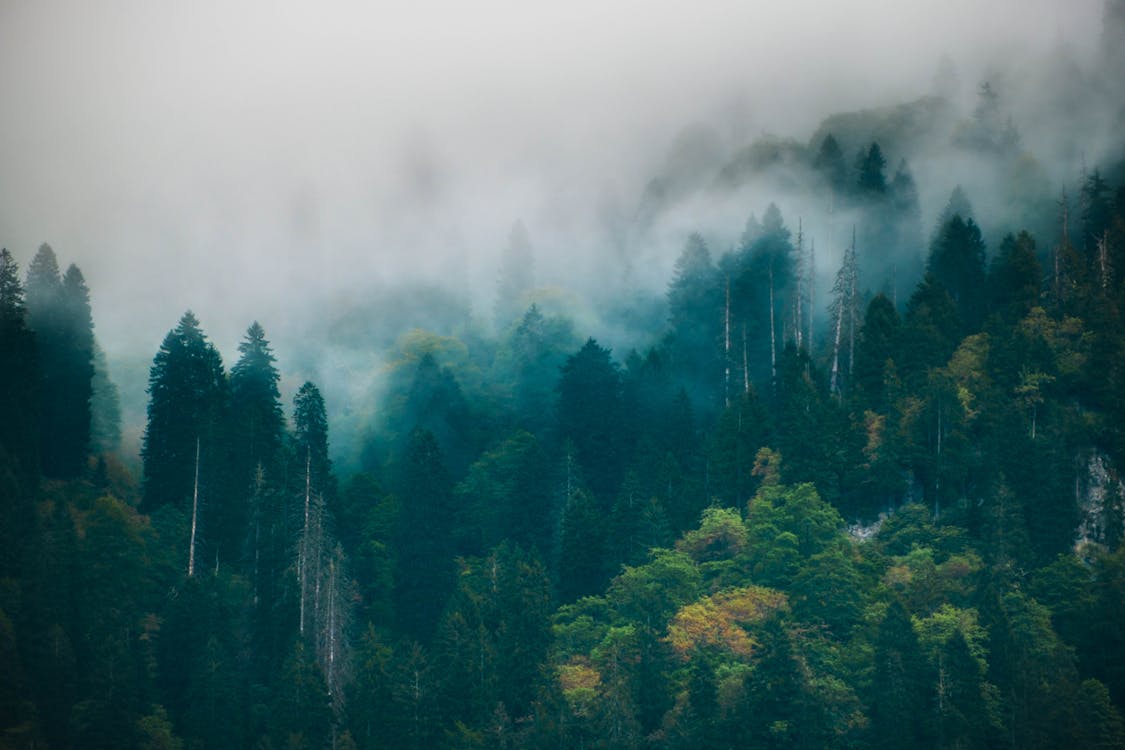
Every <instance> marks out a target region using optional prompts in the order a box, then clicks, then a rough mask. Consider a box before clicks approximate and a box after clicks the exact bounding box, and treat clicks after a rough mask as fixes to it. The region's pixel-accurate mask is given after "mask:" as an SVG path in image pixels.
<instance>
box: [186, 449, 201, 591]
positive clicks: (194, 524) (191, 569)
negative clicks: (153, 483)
mask: <svg viewBox="0 0 1125 750" xmlns="http://www.w3.org/2000/svg"><path fill="white" fill-rule="evenodd" d="M198 528H199V436H198V435H196V436H195V482H194V483H193V485H192V489H191V541H190V542H188V564H187V574H188V578H191V577H192V576H194V575H195V533H196V530H197V529H198Z"/></svg>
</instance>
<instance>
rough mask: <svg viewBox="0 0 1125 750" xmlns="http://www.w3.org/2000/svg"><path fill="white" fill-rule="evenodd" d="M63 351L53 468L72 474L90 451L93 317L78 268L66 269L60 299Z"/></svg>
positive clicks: (82, 466)
mask: <svg viewBox="0 0 1125 750" xmlns="http://www.w3.org/2000/svg"><path fill="white" fill-rule="evenodd" d="M60 304H61V312H62V323H63V326H64V327H63V330H62V335H63V339H62V343H63V351H62V352H60V354H59V358H60V360H61V362H62V365H63V366H62V368H61V369H60V371H59V373H58V385H57V388H58V391H57V395H56V396H55V398H56V399H57V400H58V402H59V404H58V427H59V432H58V434H57V436H56V438H55V440H56V441H57V443H56V444H55V446H54V450H55V451H56V452H57V462H58V464H57V471H58V473H59V475H60V476H76V475H77V474H78V473H79V472H80V471H81V470H82V469H83V468H84V466H85V464H86V456H87V454H88V453H89V452H90V423H91V416H90V403H91V400H92V398H93V394H94V387H93V381H94V320H93V315H92V314H91V311H90V290H89V289H88V288H87V287H86V281H85V279H84V278H83V277H82V272H81V271H80V270H78V267H77V266H75V265H71V266H70V267H69V268H67V269H66V274H65V275H64V276H63V280H62V294H61V299H60Z"/></svg>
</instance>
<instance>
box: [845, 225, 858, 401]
mask: <svg viewBox="0 0 1125 750" xmlns="http://www.w3.org/2000/svg"><path fill="white" fill-rule="evenodd" d="M856 266H857V263H856V257H855V227H852V251H851V263H850V264H849V266H848V388H851V382H852V371H853V368H854V365H855V329H856V327H857V326H858V325H859V288H858V287H859V270H858V268H857V267H856Z"/></svg>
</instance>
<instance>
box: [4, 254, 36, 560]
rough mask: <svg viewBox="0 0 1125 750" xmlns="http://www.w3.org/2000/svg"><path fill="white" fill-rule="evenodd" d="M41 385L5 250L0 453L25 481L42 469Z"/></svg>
mask: <svg viewBox="0 0 1125 750" xmlns="http://www.w3.org/2000/svg"><path fill="white" fill-rule="evenodd" d="M40 387H41V379H40V374H39V354H38V348H37V347H36V341H35V334H34V333H33V332H32V331H31V330H29V328H28V326H27V309H26V306H25V305H24V294H23V287H22V286H21V284H20V280H19V268H18V267H17V266H16V262H15V260H14V259H13V258H12V254H11V253H10V252H8V250H7V249H4V250H0V413H3V414H4V415H5V416H4V418H3V419H0V451H2V452H3V454H4V456H5V458H6V460H7V462H10V466H11V468H12V470H13V471H14V472H15V473H16V475H17V476H21V477H23V478H24V479H25V480H31V478H32V477H35V476H37V475H38V473H39V429H40V427H39V424H40V415H39V393H40ZM5 495H6V496H7V497H11V498H12V499H13V500H14V499H15V498H14V494H13V495H7V493H5ZM21 526H22V524H21ZM0 527H4V528H5V531H7V530H8V529H9V528H15V527H9V526H8V524H0ZM0 546H2V547H4V548H7V549H12V547H9V546H8V545H0Z"/></svg>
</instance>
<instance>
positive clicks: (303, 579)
mask: <svg viewBox="0 0 1125 750" xmlns="http://www.w3.org/2000/svg"><path fill="white" fill-rule="evenodd" d="M311 490H312V446H308V447H306V449H305V524H304V526H303V527H302V529H301V544H300V550H299V551H298V553H297V579H298V586H299V588H300V589H301V595H300V600H301V603H300V618H301V623H300V626H299V630H300V633H301V635H304V634H305V602H306V600H307V599H308V595H309V580H308V565H309V561H308V557H309V501H310V500H311V495H312V492H311Z"/></svg>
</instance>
